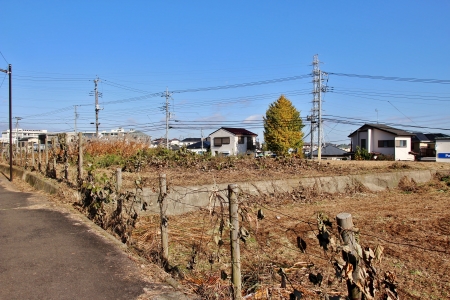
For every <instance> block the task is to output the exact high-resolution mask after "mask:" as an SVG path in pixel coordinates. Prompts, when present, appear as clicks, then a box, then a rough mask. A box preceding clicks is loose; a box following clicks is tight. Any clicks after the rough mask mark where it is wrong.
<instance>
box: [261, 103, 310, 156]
mask: <svg viewBox="0 0 450 300" xmlns="http://www.w3.org/2000/svg"><path fill="white" fill-rule="evenodd" d="M263 119H264V142H265V143H266V146H267V149H268V150H270V151H272V152H275V153H276V154H277V155H287V154H288V152H289V149H294V150H297V149H298V153H302V147H303V132H302V128H303V126H304V125H303V122H302V119H301V118H300V112H299V111H298V110H297V109H296V108H295V107H294V105H292V102H291V101H289V100H288V99H287V98H286V97H284V96H283V95H281V96H280V98H278V100H277V101H275V102H273V103H271V104H270V105H269V108H268V109H267V111H266V116H265V117H264V118H263Z"/></svg>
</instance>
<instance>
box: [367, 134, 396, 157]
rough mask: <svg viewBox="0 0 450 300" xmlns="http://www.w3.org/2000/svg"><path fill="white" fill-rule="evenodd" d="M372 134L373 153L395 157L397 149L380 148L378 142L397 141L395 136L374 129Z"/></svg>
mask: <svg viewBox="0 0 450 300" xmlns="http://www.w3.org/2000/svg"><path fill="white" fill-rule="evenodd" d="M372 132H373V133H372V136H373V141H372V152H379V153H382V154H384V155H392V156H395V147H378V141H380V140H381V141H383V140H391V141H392V140H395V135H393V134H392V133H389V132H385V131H382V130H378V129H373V130H372Z"/></svg>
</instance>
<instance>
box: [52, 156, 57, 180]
mask: <svg viewBox="0 0 450 300" xmlns="http://www.w3.org/2000/svg"><path fill="white" fill-rule="evenodd" d="M52 173H53V176H54V177H55V179H57V177H58V176H57V175H56V174H57V173H56V156H53V172H52Z"/></svg>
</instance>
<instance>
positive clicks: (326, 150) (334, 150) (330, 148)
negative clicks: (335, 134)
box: [312, 145, 350, 160]
mask: <svg viewBox="0 0 450 300" xmlns="http://www.w3.org/2000/svg"><path fill="white" fill-rule="evenodd" d="M317 152H318V150H314V151H313V153H312V155H313V157H317ZM320 156H321V158H322V159H327V160H347V159H349V158H350V153H349V152H347V151H344V150H342V149H339V148H338V147H336V146H334V145H326V146H325V147H323V148H322V150H321V154H320Z"/></svg>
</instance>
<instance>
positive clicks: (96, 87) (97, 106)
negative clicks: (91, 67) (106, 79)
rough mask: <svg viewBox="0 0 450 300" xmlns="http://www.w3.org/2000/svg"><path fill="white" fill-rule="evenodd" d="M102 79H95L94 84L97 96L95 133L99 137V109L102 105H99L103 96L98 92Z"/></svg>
mask: <svg viewBox="0 0 450 300" xmlns="http://www.w3.org/2000/svg"><path fill="white" fill-rule="evenodd" d="M99 81H100V79H99V78H98V77H97V78H96V79H94V84H95V88H94V96H95V135H96V136H97V137H98V126H99V125H100V123H99V122H98V111H99V110H100V109H101V108H100V105H98V97H101V96H102V93H99V92H98V83H99Z"/></svg>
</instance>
